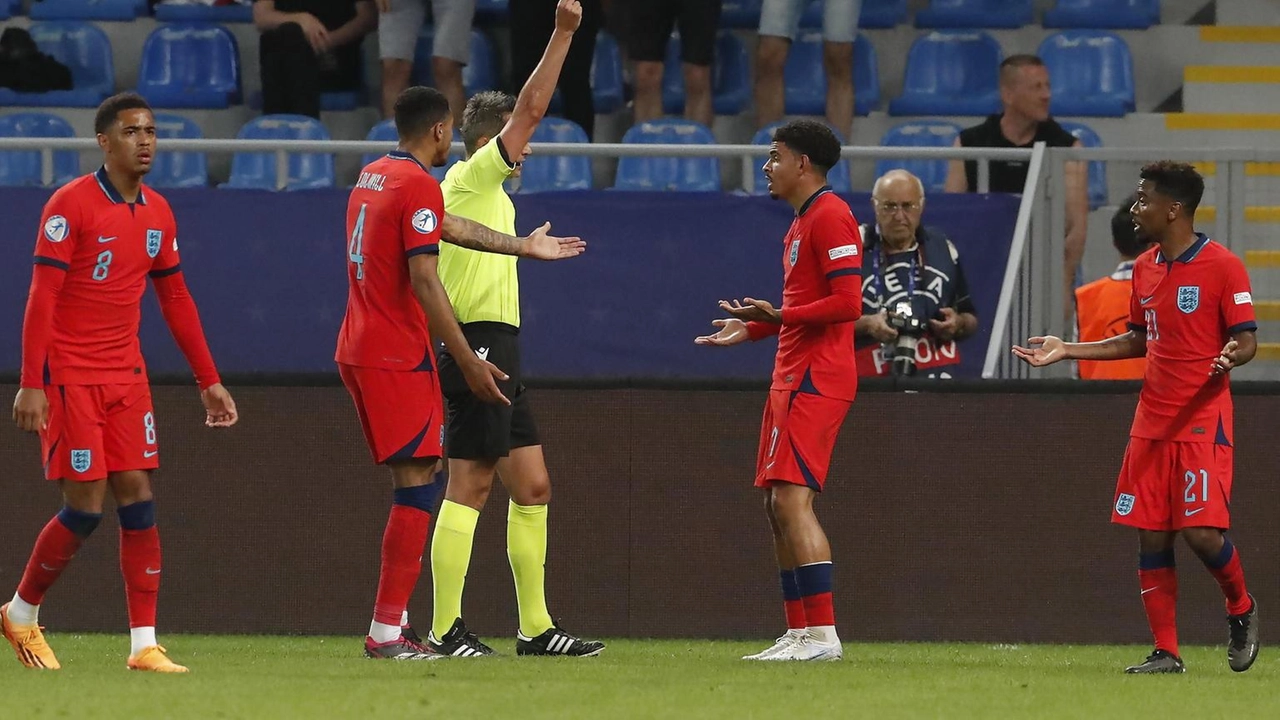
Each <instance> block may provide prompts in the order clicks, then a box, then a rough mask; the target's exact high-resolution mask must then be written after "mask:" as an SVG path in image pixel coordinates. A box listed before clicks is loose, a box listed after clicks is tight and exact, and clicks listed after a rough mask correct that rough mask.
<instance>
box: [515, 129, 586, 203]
mask: <svg viewBox="0 0 1280 720" xmlns="http://www.w3.org/2000/svg"><path fill="white" fill-rule="evenodd" d="M531 142H536V143H586V142H590V140H588V139H587V132H586V131H585V130H583V129H582V128H581V127H579V126H578V124H577V123H575V122H573V121H572V120H564V119H562V118H544V119H543V120H542V123H541V124H540V125H538V129H537V130H534V132H533V139H532V140H531ZM590 189H591V158H589V157H587V156H586V155H537V154H535V155H533V156H532V157H530V158H529V159H528V160H525V161H524V167H523V168H522V169H521V171H520V192H521V193H536V192H548V191H554V190H590Z"/></svg>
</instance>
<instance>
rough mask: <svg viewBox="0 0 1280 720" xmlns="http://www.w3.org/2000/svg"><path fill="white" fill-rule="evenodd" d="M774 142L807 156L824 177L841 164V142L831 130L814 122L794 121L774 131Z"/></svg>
mask: <svg viewBox="0 0 1280 720" xmlns="http://www.w3.org/2000/svg"><path fill="white" fill-rule="evenodd" d="M773 141H774V142H777V143H782V144H784V145H786V146H787V147H789V148H791V150H792V151H793V152H795V153H796V154H797V155H807V156H808V157H809V162H810V163H813V166H814V167H815V168H817V169H818V172H820V173H822V174H823V175H826V174H827V171H829V170H830V169H831V168H832V167H835V164H836V163H838V162H840V140H839V139H837V138H836V134H835V133H834V132H832V131H831V128H829V127H827V126H826V125H823V124H822V123H820V122H816V121H813V120H794V121H792V122H789V123H787V124H786V125H783V126H781V127H779V128H778V129H777V130H774V131H773Z"/></svg>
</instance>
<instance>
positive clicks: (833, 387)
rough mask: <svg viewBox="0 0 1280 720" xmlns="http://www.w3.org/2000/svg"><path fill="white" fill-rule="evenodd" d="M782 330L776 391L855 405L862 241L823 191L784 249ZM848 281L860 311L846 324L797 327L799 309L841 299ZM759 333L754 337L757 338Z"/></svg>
mask: <svg viewBox="0 0 1280 720" xmlns="http://www.w3.org/2000/svg"><path fill="white" fill-rule="evenodd" d="M782 270H783V281H782V318H783V321H782V327H781V328H780V330H779V332H778V354H777V356H776V357H775V359H774V363H773V383H772V385H771V386H770V387H771V389H773V390H793V391H794V390H806V391H809V392H816V393H817V394H819V395H823V396H825V397H829V398H834V399H837V400H849V401H852V400H853V398H854V396H855V395H856V394H857V391H858V368H857V363H856V360H855V357H854V353H853V326H854V320H856V319H857V317H858V315H860V314H861V312H862V279H861V278H862V236H861V233H859V232H858V221H857V220H855V219H854V217H853V212H852V211H851V210H849V206H848V204H846V203H845V201H843V200H841V199H840V198H839V197H837V196H836V195H835V193H833V192H831V189H830V188H823V189H822V190H820V191H818V193H817V194H815V195H814V196H813V197H811V198H809V200H808V201H807V202H805V204H804V206H802V207H801V208H800V212H798V213H797V214H796V217H795V220H792V221H791V229H789V230H788V231H787V235H786V238H785V239H784V240H783V246H782ZM839 278H846V280H845V281H843V282H845V283H848V284H849V290H850V292H851V293H852V295H851V297H850V298H849V301H850V303H852V306H853V307H855V308H856V309H855V310H854V311H853V312H852V317H851V318H850V319H849V320H848V321H846V322H832V323H821V322H814V323H804V324H802V323H800V322H795V312H794V311H795V310H796V309H797V308H800V307H801V306H806V305H811V304H813V303H816V302H819V301H822V300H824V299H825V298H829V297H831V296H832V295H833V294H835V292H834V289H833V283H840V282H842V281H840V280H839ZM756 332H758V331H755V330H754V328H753V334H756Z"/></svg>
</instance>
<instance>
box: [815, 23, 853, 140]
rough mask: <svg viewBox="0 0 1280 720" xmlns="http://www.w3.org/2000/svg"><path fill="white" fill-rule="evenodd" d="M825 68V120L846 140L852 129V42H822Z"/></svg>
mask: <svg viewBox="0 0 1280 720" xmlns="http://www.w3.org/2000/svg"><path fill="white" fill-rule="evenodd" d="M822 64H823V65H824V66H825V67H826V70H827V122H828V123H829V124H830V125H831V127H832V128H835V130H836V132H838V133H840V135H841V137H843V138H844V139H845V140H846V141H847V140H849V139H850V132H852V130H853V43H833V42H826V43H823V44H822Z"/></svg>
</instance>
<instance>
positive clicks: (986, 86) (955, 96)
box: [889, 30, 1004, 115]
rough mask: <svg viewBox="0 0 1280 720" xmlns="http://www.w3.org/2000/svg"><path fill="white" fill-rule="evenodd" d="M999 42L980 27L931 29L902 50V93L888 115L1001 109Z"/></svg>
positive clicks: (987, 113) (895, 100) (961, 113)
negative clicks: (905, 51)
mask: <svg viewBox="0 0 1280 720" xmlns="http://www.w3.org/2000/svg"><path fill="white" fill-rule="evenodd" d="M1003 57H1004V53H1003V51H1001V49H1000V43H998V42H996V39H995V38H993V37H991V36H990V35H988V34H987V33H985V32H974V31H954V30H953V31H934V32H931V33H929V34H928V35H922V36H921V37H919V38H916V41H915V42H913V43H912V44H911V51H910V52H909V53H908V54H907V72H906V78H905V80H904V81H903V91H902V96H901V97H897V98H894V99H893V100H892V101H890V102H889V114H890V115H989V114H991V113H997V112H1000V90H999V88H998V86H997V82H998V75H999V71H1000V61H1001V59H1002V58H1003Z"/></svg>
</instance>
